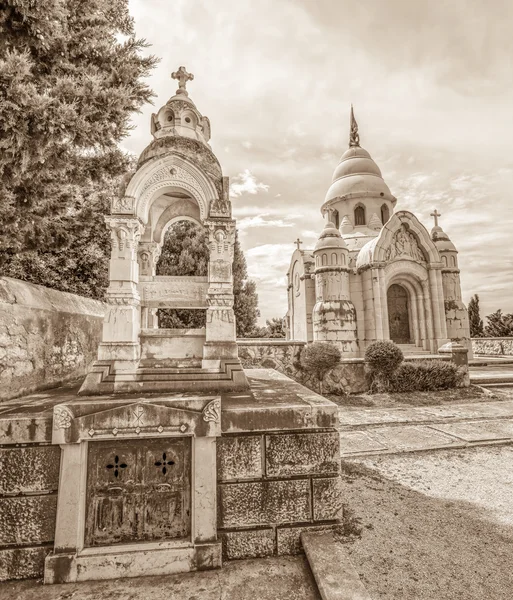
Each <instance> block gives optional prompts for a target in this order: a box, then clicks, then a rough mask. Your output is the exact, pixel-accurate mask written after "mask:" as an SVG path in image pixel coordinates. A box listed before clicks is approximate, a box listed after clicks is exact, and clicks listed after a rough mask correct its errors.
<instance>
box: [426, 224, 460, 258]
mask: <svg viewBox="0 0 513 600" xmlns="http://www.w3.org/2000/svg"><path fill="white" fill-rule="evenodd" d="M431 239H432V240H433V242H434V243H435V246H436V247H437V249H438V251H439V252H443V251H444V250H445V251H448V252H458V251H457V250H456V246H455V245H454V244H453V243H452V242H451V240H450V238H449V236H448V235H447V234H446V233H445V231H444V230H443V229H442V228H441V227H440V226H439V225H437V226H435V227H433V229H432V230H431Z"/></svg>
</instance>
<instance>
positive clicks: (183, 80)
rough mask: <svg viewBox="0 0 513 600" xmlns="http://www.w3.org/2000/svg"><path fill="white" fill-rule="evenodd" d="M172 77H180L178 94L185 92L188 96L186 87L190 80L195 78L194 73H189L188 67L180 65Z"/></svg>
mask: <svg viewBox="0 0 513 600" xmlns="http://www.w3.org/2000/svg"><path fill="white" fill-rule="evenodd" d="M171 78H172V79H178V89H177V90H176V93H177V94H185V95H186V96H188V95H189V94H188V92H187V90H186V88H185V86H186V85H187V82H188V81H192V80H193V79H194V75H193V74H192V73H187V69H186V68H185V67H180V68H179V69H178V71H175V72H174V73H171Z"/></svg>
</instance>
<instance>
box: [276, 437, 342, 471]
mask: <svg viewBox="0 0 513 600" xmlns="http://www.w3.org/2000/svg"><path fill="white" fill-rule="evenodd" d="M265 445H266V450H265V463H266V475H267V476H268V477H276V476H278V477H280V476H290V475H308V474H328V473H338V472H339V471H340V434H339V433H338V432H336V431H335V432H333V433H290V434H277V435H268V436H266V439H265Z"/></svg>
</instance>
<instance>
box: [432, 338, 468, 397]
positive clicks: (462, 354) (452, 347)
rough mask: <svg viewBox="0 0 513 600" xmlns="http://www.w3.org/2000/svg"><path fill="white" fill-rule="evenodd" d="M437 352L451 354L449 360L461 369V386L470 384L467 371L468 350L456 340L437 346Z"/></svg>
mask: <svg viewBox="0 0 513 600" xmlns="http://www.w3.org/2000/svg"><path fill="white" fill-rule="evenodd" d="M438 354H445V355H448V354H449V355H450V356H451V361H452V362H453V363H454V364H455V365H456V366H457V367H458V368H459V369H461V370H462V371H463V373H464V376H463V381H462V384H461V387H468V386H469V385H470V376H469V371H468V350H467V348H465V347H464V346H462V345H461V344H458V342H448V343H447V344H444V345H443V346H442V347H441V348H438Z"/></svg>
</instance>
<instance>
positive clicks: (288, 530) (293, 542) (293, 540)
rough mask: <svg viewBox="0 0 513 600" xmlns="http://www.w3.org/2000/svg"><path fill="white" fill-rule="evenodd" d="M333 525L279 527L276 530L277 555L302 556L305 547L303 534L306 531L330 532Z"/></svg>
mask: <svg viewBox="0 0 513 600" xmlns="http://www.w3.org/2000/svg"><path fill="white" fill-rule="evenodd" d="M331 529H333V525H303V526H298V527H278V528H277V529H276V539H277V554H278V555H284V554H301V552H303V545H302V543H301V534H302V533H303V532H305V531H330V530H331Z"/></svg>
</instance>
